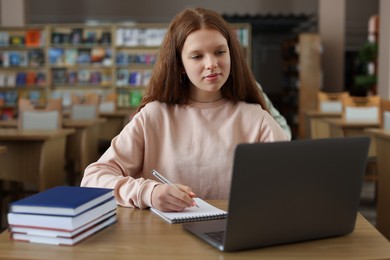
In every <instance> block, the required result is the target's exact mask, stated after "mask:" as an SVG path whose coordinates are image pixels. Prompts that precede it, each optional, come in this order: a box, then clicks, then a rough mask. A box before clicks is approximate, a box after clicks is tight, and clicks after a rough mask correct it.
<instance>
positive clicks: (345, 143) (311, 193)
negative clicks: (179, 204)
mask: <svg viewBox="0 0 390 260" xmlns="http://www.w3.org/2000/svg"><path fill="white" fill-rule="evenodd" d="M369 143H370V139H369V138H368V137H350V138H327V139H316V140H296V141H291V142H275V143H258V144H240V145H238V146H237V148H236V151H235V158H234V165H233V176H232V183H231V191H230V198H229V206H228V212H229V214H228V217H227V219H224V220H213V221H201V222H192V223H186V224H183V227H184V228H185V229H186V230H188V231H190V232H192V233H193V234H195V235H197V236H198V237H200V238H201V239H203V240H205V241H207V242H208V243H210V244H211V245H213V246H214V247H216V248H218V249H219V250H221V251H235V250H244V249H251V248H260V247H266V246H272V245H280V244H287V243H294V242H300V241H307V240H314V239H320V238H327V237H334V236H341V235H345V234H348V233H351V232H352V231H353V230H354V227H355V221H356V215H357V211H358V206H359V201H360V194H361V189H362V183H363V175H364V172H365V166H366V159H367V154H368V147H369Z"/></svg>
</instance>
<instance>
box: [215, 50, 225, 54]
mask: <svg viewBox="0 0 390 260" xmlns="http://www.w3.org/2000/svg"><path fill="white" fill-rule="evenodd" d="M225 53H226V51H224V50H221V51H217V55H222V54H225Z"/></svg>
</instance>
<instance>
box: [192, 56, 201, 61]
mask: <svg viewBox="0 0 390 260" xmlns="http://www.w3.org/2000/svg"><path fill="white" fill-rule="evenodd" d="M201 57H202V56H201V55H193V56H191V59H193V60H199V59H200V58H201Z"/></svg>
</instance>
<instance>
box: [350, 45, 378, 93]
mask: <svg viewBox="0 0 390 260" xmlns="http://www.w3.org/2000/svg"><path fill="white" fill-rule="evenodd" d="M377 55H378V45H377V44H376V43H374V42H366V43H364V45H363V46H362V47H361V49H360V50H359V53H358V56H357V61H358V64H357V66H358V73H357V75H356V76H355V78H354V89H353V90H352V91H356V92H358V93H359V95H367V92H368V90H369V89H370V88H371V87H372V86H374V85H375V84H376V82H377V76H376V75H372V74H370V73H369V71H368V65H369V64H370V63H372V62H376V59H377Z"/></svg>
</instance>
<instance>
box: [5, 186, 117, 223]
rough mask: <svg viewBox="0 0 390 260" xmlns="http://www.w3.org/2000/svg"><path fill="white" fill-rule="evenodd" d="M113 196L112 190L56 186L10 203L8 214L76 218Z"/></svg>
mask: <svg viewBox="0 0 390 260" xmlns="http://www.w3.org/2000/svg"><path fill="white" fill-rule="evenodd" d="M113 196H114V195H113V191H112V189H105V188H90V187H79V186H57V187H54V188H51V189H48V190H45V191H42V192H40V193H37V194H34V195H31V196H29V197H26V198H24V199H21V200H18V201H15V202H13V203H11V205H10V212H12V213H31V214H48V215H62V216H77V215H79V214H81V213H83V212H85V211H87V210H89V209H91V208H92V207H95V206H96V205H98V204H100V203H102V202H105V201H107V199H111V198H112V197H113Z"/></svg>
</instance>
